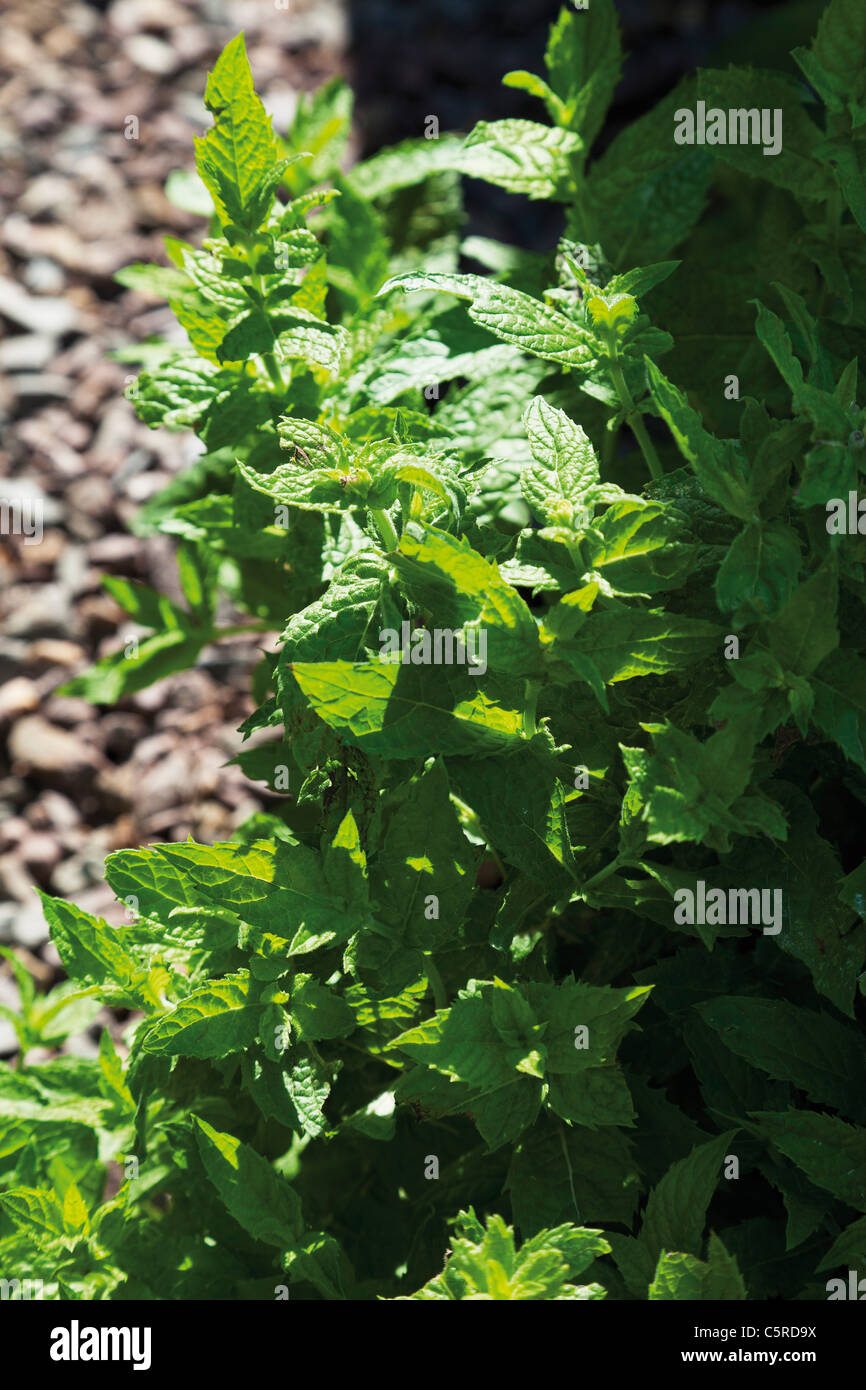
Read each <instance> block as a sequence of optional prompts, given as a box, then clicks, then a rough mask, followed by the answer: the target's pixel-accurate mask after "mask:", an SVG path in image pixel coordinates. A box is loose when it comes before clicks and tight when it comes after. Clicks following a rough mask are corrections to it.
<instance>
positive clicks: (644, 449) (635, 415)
mask: <svg viewBox="0 0 866 1390" xmlns="http://www.w3.org/2000/svg"><path fill="white" fill-rule="evenodd" d="M607 345H608V349H609V352H610V359H609V362H608V369H609V371H610V375H611V380H612V381H613V384H614V386H615V388H616V394H617V395H618V396H619V401H620V405H621V406H622V408H623V410H624V411H625V412H626V420H627V423H628V427H629V429H630V430H631V432H632V434H633V435H634V437H635V439H636V440H637V442H638V444H639V445H640V450H641V453H642V454H643V456H644V458H645V459H646V464H647V467H648V468H649V471H650V476H651V477H652V478H653V479H654V480H656V481H658V479H659V478H663V477H664V473H665V471H664V469H663V468H662V465H661V460H660V459H659V456H658V454H657V453H656V449H655V445H654V444H653V442H652V440H651V439H650V437H649V434H648V433H647V428H646V425H645V424H644V422H643V420H642V419H641V416H640V411H638V410H636V409H635V403H634V399H633V397H632V394H631V391H629V389H628V382H627V381H626V379H625V376H624V375H623V370H622V367H621V366H620V362H619V349H618V347H617V343H616V336H615V333H614V331H613V330H609V331H608V333H607Z"/></svg>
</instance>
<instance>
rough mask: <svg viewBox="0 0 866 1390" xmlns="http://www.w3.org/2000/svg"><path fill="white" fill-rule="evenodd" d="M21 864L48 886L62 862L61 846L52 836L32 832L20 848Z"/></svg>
mask: <svg viewBox="0 0 866 1390" xmlns="http://www.w3.org/2000/svg"><path fill="white" fill-rule="evenodd" d="M18 854H19V857H20V859H21V862H22V863H23V864H24V865H25V866H26V867H27V868H28V869H29V870H30V872H31V873H32V875H33V877H34V878H35V879H36V880H37V881H38V882H39V883H41V884H43V885H44V884H46V883H47V882H48V879H49V878H50V877H51V873H52V871H53V869H54V868H55V867H56V865H57V864H58V863H59V862H60V846H59V845H58V843H57V841H56V840H55V839H54V837H53V836H52V835H45V834H40V833H38V832H36V833H33V832H31V833H30V834H29V835H27V836H25V838H24V839H23V840H22V841H21V844H20V845H19V847H18Z"/></svg>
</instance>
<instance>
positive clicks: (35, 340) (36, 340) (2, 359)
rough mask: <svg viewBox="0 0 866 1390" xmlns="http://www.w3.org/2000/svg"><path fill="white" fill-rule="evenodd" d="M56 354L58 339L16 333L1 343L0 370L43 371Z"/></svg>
mask: <svg viewBox="0 0 866 1390" xmlns="http://www.w3.org/2000/svg"><path fill="white" fill-rule="evenodd" d="M56 352H57V342H56V339H54V338H49V337H47V336H46V335H45V334H44V333H15V334H13V336H12V337H11V338H7V339H6V340H5V342H2V343H0V368H2V369H3V370H4V371H7V372H28V371H29V372H33V371H41V369H42V368H43V367H47V365H48V363H49V362H50V361H51V359H52V357H53V356H54V355H55V353H56Z"/></svg>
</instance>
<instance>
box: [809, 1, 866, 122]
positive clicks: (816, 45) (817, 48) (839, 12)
mask: <svg viewBox="0 0 866 1390" xmlns="http://www.w3.org/2000/svg"><path fill="white" fill-rule="evenodd" d="M792 57H793V58H794V59H795V60H796V61H797V62H798V63H799V65H800V67H801V68H802V70H803V72H804V73H805V74H806V77H807V79H808V80H809V82H811V84H812V86H813V87H814V88H815V90H816V92H818V94H819V96H820V97H821V100H822V101H823V102H824V103H825V105H826V106H827V109H828V110H829V111H832V112H833V113H834V114H841V113H842V112H843V111H845V110H846V109H847V111H848V112H849V114H850V116H851V123H852V125H853V126H854V127H858V126H862V125H863V124H864V123H866V80H864V64H866V15H864V12H863V8H862V6H861V5H860V4H858V0H830V3H829V4H827V5H826V6H825V7H824V12H823V14H822V16H821V22H820V24H819V25H818V32H817V34H816V35H815V38H814V39H813V40H812V44H811V47H810V48H808V49H804V48H795V49H794V50H793V53H792Z"/></svg>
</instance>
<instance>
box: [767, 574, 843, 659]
mask: <svg viewBox="0 0 866 1390" xmlns="http://www.w3.org/2000/svg"><path fill="white" fill-rule="evenodd" d="M836 595H837V579H836V571H835V567H834V566H833V565H832V564H831V563H829V562H827V563H825V564H823V565H822V566H821V568H820V569H818V570H816V571H815V573H814V574H813V575H811V576H810V577H809V578H808V579H806V580H804V581H803V583H802V584H799V585H798V586H797V588H796V589H795V590H794V592H793V594H792V595H791V597H790V598H789V599H788V602H787V603H786V604H785V605H784V607H783V608H782V609H781V610H780V611H779V612H778V613H777V614H776V616H775V618H774V619H773V621H772V622H771V623H770V626H769V634H770V650H771V651H772V653H773V655H774V656H775V657H776V658H777V660H778V661H779V662H780V663H781V664H782V666H784V668H785V669H786V670H787V671H794V672H796V673H797V674H798V675H803V676H810V675H811V674H812V672H813V671H814V670H815V668H816V667H817V666H820V664H821V662H822V661H823V660H824V658H825V656H829V654H830V652H832V651H833V650H834V649H835V648H836V647H838V645H839V628H838V626H837V622H836V605H837V598H836Z"/></svg>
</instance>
